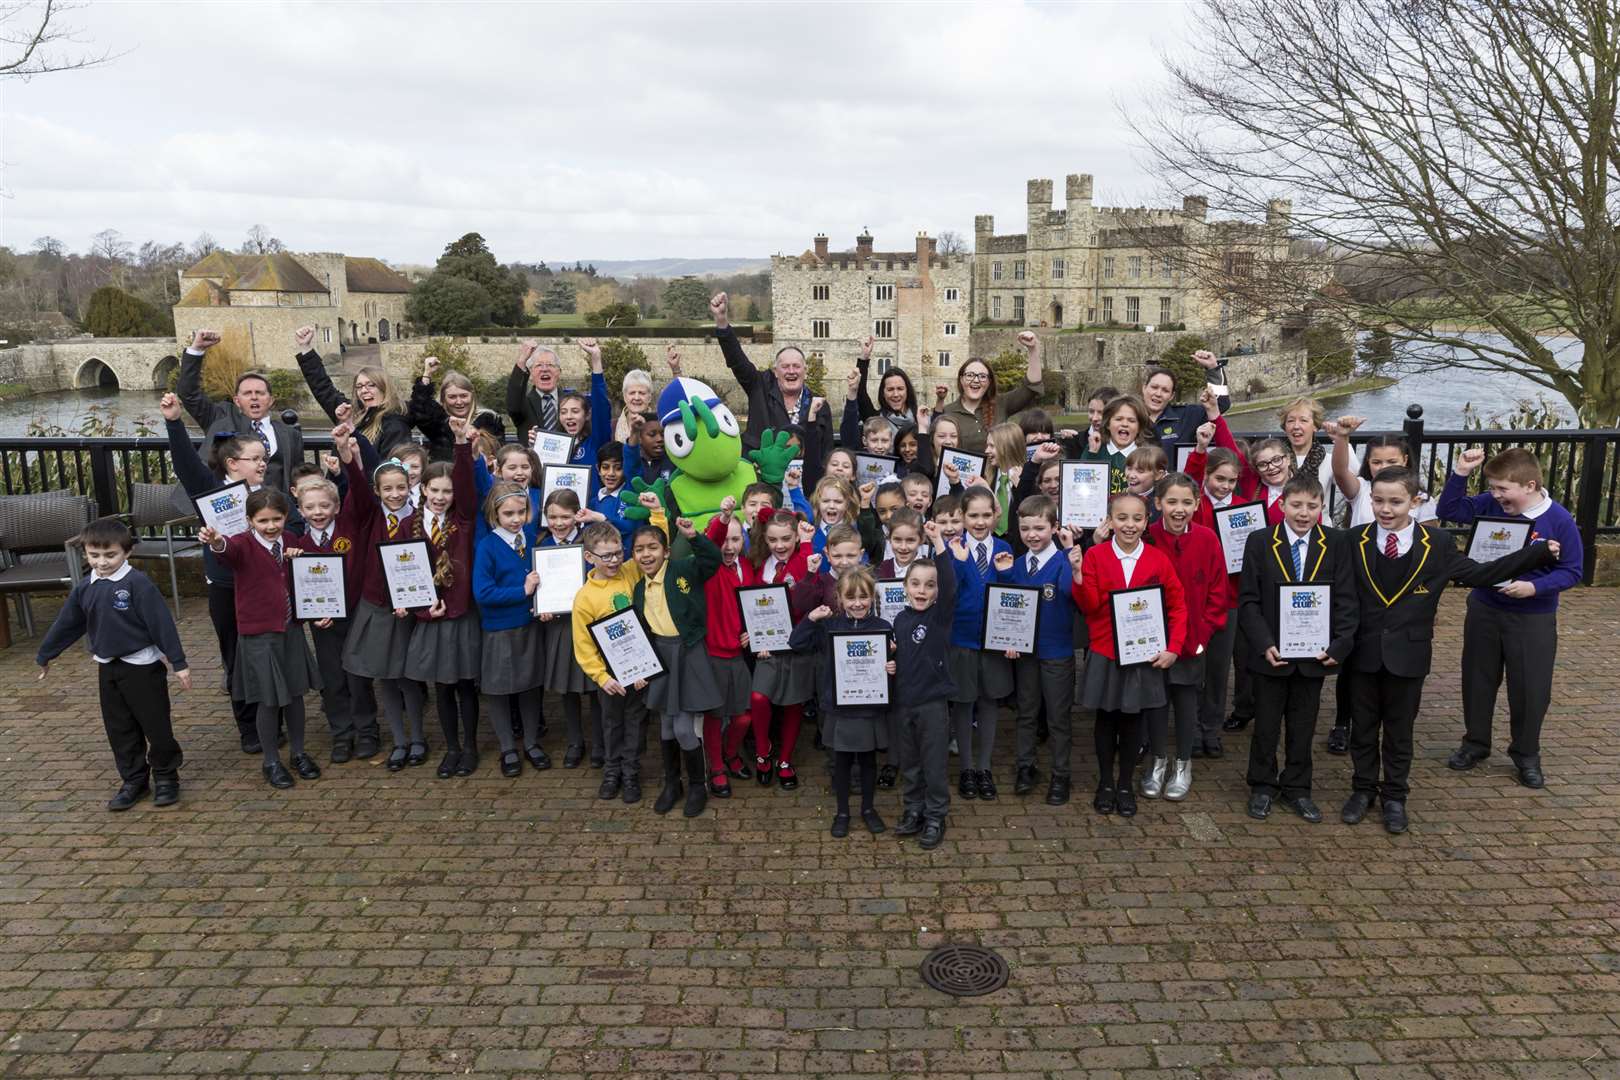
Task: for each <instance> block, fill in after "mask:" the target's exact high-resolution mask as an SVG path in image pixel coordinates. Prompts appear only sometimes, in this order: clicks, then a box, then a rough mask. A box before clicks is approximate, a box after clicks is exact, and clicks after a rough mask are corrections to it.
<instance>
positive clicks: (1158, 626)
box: [1108, 585, 1170, 667]
mask: <svg viewBox="0 0 1620 1080" xmlns="http://www.w3.org/2000/svg"><path fill="white" fill-rule="evenodd" d="M1108 602H1109V605H1110V607H1111V608H1112V609H1113V614H1114V655H1115V656H1116V657H1117V658H1118V659H1119V666H1120V667H1130V666H1132V665H1133V664H1146V663H1148V662H1149V661H1151V660H1152V659H1153V658H1154V657H1155V656H1158V655H1159V654H1160V653H1162V652H1164V650H1166V649H1168V648H1169V647H1170V631H1169V628H1168V627H1167V626H1166V625H1165V619H1164V586H1163V585H1147V586H1144V587H1143V588H1140V589H1120V590H1118V591H1117V592H1115V593H1112V594H1111V595H1110V596H1109V598H1108Z"/></svg>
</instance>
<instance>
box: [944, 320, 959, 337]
mask: <svg viewBox="0 0 1620 1080" xmlns="http://www.w3.org/2000/svg"><path fill="white" fill-rule="evenodd" d="M945 336H946V337H955V336H956V324H955V323H953V322H948V323H946V324H945Z"/></svg>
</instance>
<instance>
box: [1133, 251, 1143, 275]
mask: <svg viewBox="0 0 1620 1080" xmlns="http://www.w3.org/2000/svg"><path fill="white" fill-rule="evenodd" d="M1141 276H1142V256H1140V255H1132V256H1131V280H1133V281H1134V280H1136V279H1137V278H1140V277H1141Z"/></svg>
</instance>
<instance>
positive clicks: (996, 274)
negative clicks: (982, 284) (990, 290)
mask: <svg viewBox="0 0 1620 1080" xmlns="http://www.w3.org/2000/svg"><path fill="white" fill-rule="evenodd" d="M990 280H991V281H1000V280H1001V264H1000V263H999V262H993V263H991V264H990Z"/></svg>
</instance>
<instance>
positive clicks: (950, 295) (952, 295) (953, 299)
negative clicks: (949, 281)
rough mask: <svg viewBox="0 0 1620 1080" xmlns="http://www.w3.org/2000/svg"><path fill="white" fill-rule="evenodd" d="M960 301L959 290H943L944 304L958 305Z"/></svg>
mask: <svg viewBox="0 0 1620 1080" xmlns="http://www.w3.org/2000/svg"><path fill="white" fill-rule="evenodd" d="M961 299H962V290H961V289H956V288H950V289H946V290H945V301H946V303H951V304H954V303H958V302H959V301H960V300H961Z"/></svg>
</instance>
